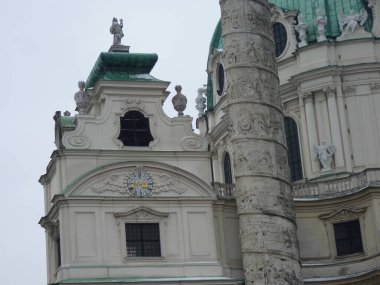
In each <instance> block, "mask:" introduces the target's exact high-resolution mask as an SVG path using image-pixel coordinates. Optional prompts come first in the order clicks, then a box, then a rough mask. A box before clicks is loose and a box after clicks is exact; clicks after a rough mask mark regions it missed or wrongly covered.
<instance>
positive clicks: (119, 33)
mask: <svg viewBox="0 0 380 285" xmlns="http://www.w3.org/2000/svg"><path fill="white" fill-rule="evenodd" d="M110 32H111V34H113V45H120V44H121V39H122V37H124V34H123V19H120V22H118V21H117V19H116V18H113V20H112V26H111V28H110Z"/></svg>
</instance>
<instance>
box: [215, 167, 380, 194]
mask: <svg viewBox="0 0 380 285" xmlns="http://www.w3.org/2000/svg"><path fill="white" fill-rule="evenodd" d="M320 179H322V178H320ZM327 179H328V178H327V177H326V179H325V180H321V181H298V182H295V183H294V186H293V193H294V198H295V199H317V200H319V199H328V198H334V197H339V196H344V195H347V194H352V193H355V192H358V191H360V190H362V189H364V188H366V187H368V186H380V169H366V170H364V171H362V172H359V173H355V174H352V175H350V176H346V177H343V178H336V176H332V177H331V179H332V180H327ZM212 186H213V188H214V191H215V192H216V194H217V195H218V198H219V199H235V192H234V184H224V183H219V182H213V183H212Z"/></svg>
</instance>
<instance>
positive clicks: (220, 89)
mask: <svg viewBox="0 0 380 285" xmlns="http://www.w3.org/2000/svg"><path fill="white" fill-rule="evenodd" d="M216 71H217V82H218V86H217V88H216V92H217V93H218V95H219V96H221V95H223V90H224V68H223V65H221V64H220V63H218V67H217V70H216Z"/></svg>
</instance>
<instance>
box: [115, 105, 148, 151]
mask: <svg viewBox="0 0 380 285" xmlns="http://www.w3.org/2000/svg"><path fill="white" fill-rule="evenodd" d="M118 139H119V140H121V141H122V142H123V144H124V145H125V146H149V143H150V142H151V141H153V137H152V134H151V133H150V129H149V118H145V117H144V115H143V114H141V113H140V112H138V111H130V112H127V113H126V114H125V115H124V117H122V118H120V134H119V137H118Z"/></svg>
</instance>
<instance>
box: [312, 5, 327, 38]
mask: <svg viewBox="0 0 380 285" xmlns="http://www.w3.org/2000/svg"><path fill="white" fill-rule="evenodd" d="M315 14H316V16H317V17H316V19H315V20H314V24H315V25H316V26H317V30H318V36H317V41H318V42H323V41H327V38H326V29H325V26H326V25H327V20H326V17H325V16H324V15H323V12H322V10H321V8H317V10H316V11H315Z"/></svg>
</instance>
